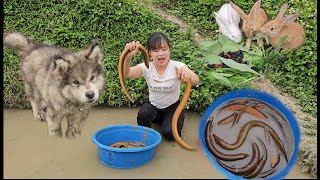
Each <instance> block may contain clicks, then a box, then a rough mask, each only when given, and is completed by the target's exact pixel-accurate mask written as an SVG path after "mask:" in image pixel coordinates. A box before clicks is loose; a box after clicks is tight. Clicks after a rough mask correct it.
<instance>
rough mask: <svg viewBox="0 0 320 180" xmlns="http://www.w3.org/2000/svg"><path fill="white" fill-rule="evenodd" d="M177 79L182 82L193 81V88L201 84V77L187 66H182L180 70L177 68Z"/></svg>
mask: <svg viewBox="0 0 320 180" xmlns="http://www.w3.org/2000/svg"><path fill="white" fill-rule="evenodd" d="M176 73H177V77H178V79H179V80H180V81H181V82H188V81H189V80H190V81H191V84H192V85H193V86H195V85H197V84H198V83H199V76H198V75H197V74H195V73H194V72H193V71H192V70H191V69H189V67H188V66H187V65H184V66H182V67H181V68H180V69H178V68H176Z"/></svg>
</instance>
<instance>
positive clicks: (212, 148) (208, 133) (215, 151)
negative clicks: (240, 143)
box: [205, 119, 249, 161]
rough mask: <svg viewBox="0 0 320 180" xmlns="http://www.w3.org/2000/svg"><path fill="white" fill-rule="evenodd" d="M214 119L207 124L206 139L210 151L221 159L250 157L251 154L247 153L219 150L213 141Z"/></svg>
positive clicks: (232, 159)
mask: <svg viewBox="0 0 320 180" xmlns="http://www.w3.org/2000/svg"><path fill="white" fill-rule="evenodd" d="M212 123H213V120H212V119H211V120H209V121H208V122H207V124H206V127H205V137H206V139H205V141H206V145H207V148H208V150H209V151H210V153H211V154H212V155H213V156H214V157H216V159H221V160H224V161H236V160H240V159H244V158H246V157H248V156H249V155H248V154H246V153H239V154H225V153H223V152H221V151H219V150H218V149H217V148H216V147H215V146H214V145H213V143H212V140H213V138H212V128H210V127H211V126H212Z"/></svg>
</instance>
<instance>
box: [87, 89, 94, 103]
mask: <svg viewBox="0 0 320 180" xmlns="http://www.w3.org/2000/svg"><path fill="white" fill-rule="evenodd" d="M85 95H86V97H87V98H88V100H89V102H93V101H94V99H93V98H94V95H95V94H94V91H87V92H86V94H85Z"/></svg>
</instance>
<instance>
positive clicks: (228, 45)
mask: <svg viewBox="0 0 320 180" xmlns="http://www.w3.org/2000/svg"><path fill="white" fill-rule="evenodd" d="M221 50H222V51H224V52H228V51H231V52H233V51H238V50H239V44H238V43H236V42H234V41H231V40H228V41H226V42H225V43H224V44H223V46H222V49H221Z"/></svg>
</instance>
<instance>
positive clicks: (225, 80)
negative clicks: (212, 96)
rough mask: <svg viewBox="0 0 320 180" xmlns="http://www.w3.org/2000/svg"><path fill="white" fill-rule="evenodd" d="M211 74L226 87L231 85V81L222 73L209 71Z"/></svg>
mask: <svg viewBox="0 0 320 180" xmlns="http://www.w3.org/2000/svg"><path fill="white" fill-rule="evenodd" d="M211 74H212V76H213V77H214V78H216V79H217V80H218V81H219V82H221V83H222V84H223V85H226V86H228V87H232V84H231V82H230V81H229V79H228V78H226V77H224V76H225V74H224V73H216V72H211Z"/></svg>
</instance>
